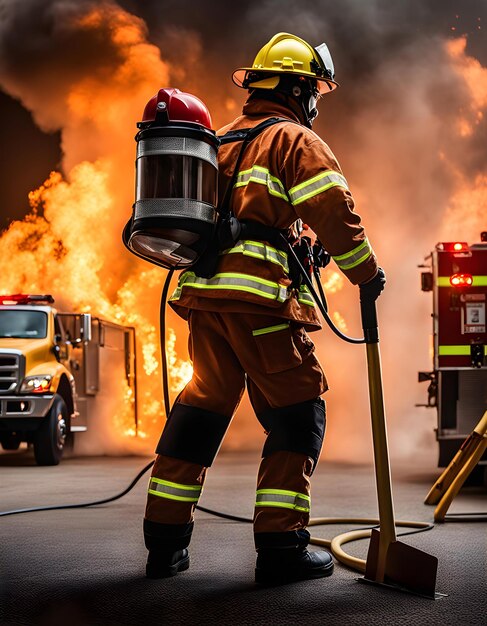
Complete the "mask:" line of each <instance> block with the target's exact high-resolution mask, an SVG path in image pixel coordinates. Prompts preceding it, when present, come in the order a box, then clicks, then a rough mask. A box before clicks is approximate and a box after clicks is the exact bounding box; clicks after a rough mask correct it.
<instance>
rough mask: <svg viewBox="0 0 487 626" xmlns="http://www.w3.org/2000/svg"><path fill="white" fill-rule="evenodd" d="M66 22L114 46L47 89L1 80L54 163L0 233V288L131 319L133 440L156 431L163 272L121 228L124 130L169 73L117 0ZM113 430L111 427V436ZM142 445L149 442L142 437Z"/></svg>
mask: <svg viewBox="0 0 487 626" xmlns="http://www.w3.org/2000/svg"><path fill="white" fill-rule="evenodd" d="M63 27H64V28H67V29H69V28H71V29H72V30H73V31H76V32H79V31H80V30H81V31H83V32H85V33H87V34H88V35H89V34H90V33H91V32H103V33H104V34H105V35H106V36H107V37H108V42H107V45H108V46H110V47H111V48H112V50H113V52H114V54H113V58H114V60H113V59H112V61H111V63H112V65H110V64H109V62H108V61H105V60H104V59H101V62H100V64H99V67H96V68H94V69H93V71H92V72H90V73H85V75H81V76H80V77H79V78H78V80H77V81H74V82H69V81H65V82H63V79H62V77H59V85H60V87H59V89H58V97H57V99H54V100H51V101H49V99H44V98H40V97H34V98H33V94H35V90H31V91H29V86H28V85H26V84H22V83H19V84H17V85H15V86H14V87H12V88H11V92H15V93H16V95H18V96H19V97H20V99H21V100H22V101H23V103H24V105H25V106H26V107H27V108H28V109H30V110H33V111H34V115H35V118H36V121H37V122H38V123H39V124H40V125H41V126H42V127H44V128H56V127H58V128H61V130H62V146H63V150H64V158H63V169H64V172H65V173H64V174H63V173H61V172H59V171H58V172H51V174H50V175H49V177H48V178H47V180H46V181H45V182H44V183H43V184H42V185H41V186H40V187H39V188H38V189H36V190H34V191H32V192H31V193H30V194H29V202H30V206H31V209H32V210H31V213H30V214H29V215H28V216H27V217H26V218H25V219H24V220H23V221H22V222H20V221H16V222H13V223H11V224H10V227H9V228H8V230H7V231H6V232H5V233H4V234H3V235H2V237H1V238H0V258H1V259H2V261H1V279H0V289H1V290H2V292H3V293H17V292H23V293H33V292H34V293H36V292H37V293H52V294H54V296H55V298H56V306H58V307H59V309H60V310H70V311H79V312H90V313H92V314H93V315H98V316H100V317H102V318H105V319H108V320H110V321H113V322H116V323H119V324H124V325H131V326H134V327H135V328H136V336H137V347H138V355H137V357H138V361H139V377H138V378H139V379H138V408H139V411H138V415H139V423H138V432H137V434H138V438H139V439H147V440H149V441H153V440H154V438H155V437H156V436H157V435H159V433H160V430H161V426H162V423H163V416H164V409H163V404H162V400H161V399H162V390H161V367H160V355H159V346H160V340H159V329H158V310H159V298H160V292H161V289H162V284H163V281H164V278H165V273H164V271H163V270H161V269H158V268H151V267H149V266H148V265H147V264H146V263H144V262H140V261H138V260H136V259H134V258H131V257H130V255H129V254H128V253H126V252H125V250H124V248H123V245H122V243H121V231H122V227H123V224H124V222H125V221H126V220H127V219H128V217H129V215H130V210H131V209H130V207H131V205H132V202H133V197H132V196H133V156H134V150H135V145H134V142H133V131H134V129H135V122H136V121H137V120H138V119H139V116H140V114H141V111H142V108H143V105H144V104H145V102H146V101H147V100H148V99H149V98H150V97H151V96H152V95H153V93H154V91H156V90H157V88H158V87H159V86H160V85H161V83H164V82H165V81H167V80H168V72H167V66H166V64H165V63H164V62H163V61H162V60H161V58H160V51H159V49H158V48H157V47H156V46H153V45H151V44H149V43H148V42H147V40H146V27H145V24H144V22H143V21H142V20H140V19H139V18H137V17H135V16H133V15H130V14H129V13H127V12H125V11H124V10H122V9H121V8H120V7H117V6H116V5H107V4H106V5H103V6H100V7H97V8H94V9H92V10H91V11H89V12H85V14H82V15H78V16H77V17H73V18H72V19H71V22H69V21H68V22H67V23H64V24H63ZM175 342H176V333H175V331H174V330H169V349H168V356H169V358H168V364H169V371H170V377H171V391H172V392H174V393H177V392H178V391H179V390H180V389H181V387H182V386H183V385H184V384H185V382H186V381H187V380H189V378H191V364H190V363H189V362H188V361H187V360H185V359H184V358H180V357H179V356H178V355H177V354H176V352H175ZM133 402H134V398H133V397H132V395H131V391H130V389H128V387H127V389H126V392H125V403H124V405H123V406H121V407H117V408H116V410H115V411H114V414H113V415H112V416H111V423H112V428H111V429H110V430H109V432H112V433H113V432H115V433H117V434H118V436H120V435H122V437H123V436H125V437H128V438H131V437H133V436H134V435H135V434H136V433H135V429H134V427H133V424H131V421H133V420H132V419H131V417H130V416H131V414H132V407H133ZM112 436H113V435H112ZM151 447H152V446H151Z"/></svg>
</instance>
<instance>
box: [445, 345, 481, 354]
mask: <svg viewBox="0 0 487 626" xmlns="http://www.w3.org/2000/svg"><path fill="white" fill-rule="evenodd" d="M484 354H485V355H487V346H484ZM438 355H439V356H470V345H468V346H438Z"/></svg>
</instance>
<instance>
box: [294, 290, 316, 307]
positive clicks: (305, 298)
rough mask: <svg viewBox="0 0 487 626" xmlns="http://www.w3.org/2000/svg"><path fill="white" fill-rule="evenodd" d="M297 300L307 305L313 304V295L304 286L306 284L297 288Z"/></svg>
mask: <svg viewBox="0 0 487 626" xmlns="http://www.w3.org/2000/svg"><path fill="white" fill-rule="evenodd" d="M298 302H300V303H301V304H307V305H308V306H314V305H315V301H314V299H313V296H312V295H311V293H310V291H309V289H308V288H307V287H306V285H303V286H302V287H300V289H299V294H298Z"/></svg>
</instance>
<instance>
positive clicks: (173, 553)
mask: <svg viewBox="0 0 487 626" xmlns="http://www.w3.org/2000/svg"><path fill="white" fill-rule="evenodd" d="M192 532H193V523H192V522H191V523H189V524H159V523H157V522H151V521H149V520H147V519H145V520H144V540H145V545H146V548H147V549H148V550H149V557H148V559H147V565H146V568H145V574H146V576H147V578H168V577H169V576H175V575H176V574H177V573H178V572H184V570H187V569H188V567H189V554H188V550H187V547H188V546H189V542H190V541H191V534H192Z"/></svg>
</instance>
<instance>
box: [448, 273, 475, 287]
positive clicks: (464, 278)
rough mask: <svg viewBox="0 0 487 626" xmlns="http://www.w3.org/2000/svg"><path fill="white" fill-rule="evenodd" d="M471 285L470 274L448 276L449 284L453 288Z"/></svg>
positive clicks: (471, 277) (471, 278)
mask: <svg viewBox="0 0 487 626" xmlns="http://www.w3.org/2000/svg"><path fill="white" fill-rule="evenodd" d="M472 283H473V276H472V274H453V275H452V276H450V284H451V285H453V287H471V286H472Z"/></svg>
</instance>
